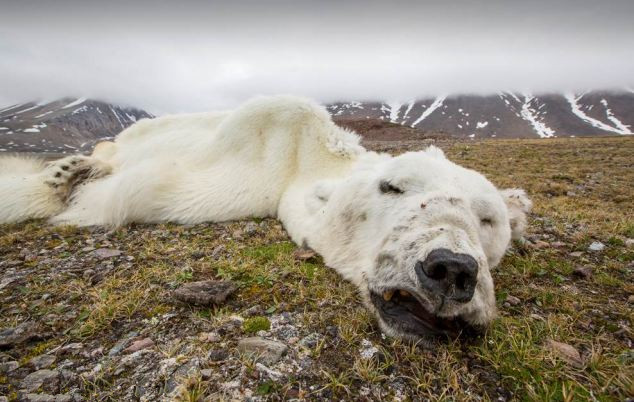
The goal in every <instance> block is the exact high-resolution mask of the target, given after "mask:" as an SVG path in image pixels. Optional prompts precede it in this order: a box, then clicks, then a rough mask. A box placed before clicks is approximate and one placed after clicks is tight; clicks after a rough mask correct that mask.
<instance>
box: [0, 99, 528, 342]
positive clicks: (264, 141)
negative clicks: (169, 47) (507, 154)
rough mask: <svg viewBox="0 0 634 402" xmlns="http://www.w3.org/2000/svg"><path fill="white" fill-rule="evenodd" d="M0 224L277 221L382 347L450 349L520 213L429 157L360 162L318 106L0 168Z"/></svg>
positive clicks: (291, 102)
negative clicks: (360, 303) (351, 299)
mask: <svg viewBox="0 0 634 402" xmlns="http://www.w3.org/2000/svg"><path fill="white" fill-rule="evenodd" d="M0 194H1V196H2V198H1V199H0V223H2V222H5V223H6V222H16V221H20V220H24V219H28V218H49V220H50V221H51V222H52V223H54V224H61V223H65V224H75V225H81V226H87V225H105V226H120V225H124V224H126V223H129V222H177V223H184V224H191V223H198V222H205V221H227V220H236V219H243V218H248V217H276V218H278V219H279V220H281V222H282V223H283V225H284V227H285V228H286V230H287V231H288V233H289V235H290V237H291V238H292V239H293V241H295V242H296V243H297V244H301V245H306V246H308V247H311V248H312V249H314V250H315V251H316V252H318V253H319V254H321V255H322V256H323V258H324V261H325V263H326V265H328V266H330V267H332V268H334V269H335V270H337V271H338V272H339V273H340V274H341V275H342V276H343V277H344V278H345V279H347V280H349V281H351V282H352V283H354V284H355V285H356V286H357V288H358V289H359V293H360V295H361V297H362V299H363V300H364V302H365V304H366V306H367V307H368V308H369V309H370V310H371V311H372V312H373V313H374V314H375V316H376V318H377V320H378V323H379V325H380V327H381V329H382V330H383V331H384V332H385V333H386V334H388V335H393V336H398V337H404V338H410V339H420V338H425V337H430V336H437V335H448V336H452V337H453V336H456V335H458V334H459V333H461V332H463V331H467V330H470V329H472V328H478V327H482V326H485V325H486V324H487V323H489V322H490V321H491V320H492V319H493V318H494V317H495V313H496V310H495V298H494V291H493V281H492V279H491V273H490V270H491V269H492V268H493V267H494V266H495V265H497V264H498V262H499V261H500V259H501V258H502V256H503V254H504V252H505V250H506V248H507V247H508V245H509V242H510V240H511V238H512V237H518V236H520V235H521V231H522V230H523V229H524V226H525V222H526V221H525V219H526V218H525V215H526V213H527V212H528V210H529V208H530V201H529V200H528V198H527V197H526V194H525V193H524V192H523V191H522V190H519V189H511V190H504V191H500V190H498V189H497V188H496V187H495V186H494V185H493V184H492V183H491V182H489V181H488V180H487V179H486V178H485V177H484V176H482V175H481V174H479V173H477V172H475V171H473V170H470V169H466V168H463V167H461V166H458V165H456V164H455V163H452V162H451V161H449V160H448V159H447V158H446V157H445V155H444V154H443V152H442V151H441V150H440V149H438V148H436V147H433V146H432V147H429V148H427V149H426V150H425V151H421V152H408V153H405V154H402V155H400V156H396V157H392V156H390V155H386V154H378V153H375V152H371V151H368V150H366V149H364V148H363V147H362V146H361V145H360V142H359V137H358V136H357V135H356V134H354V133H353V132H350V131H347V130H345V129H343V128H340V127H338V126H336V125H335V124H334V123H333V122H332V120H331V118H330V116H329V115H328V113H327V112H326V110H325V109H324V108H323V107H321V106H319V105H317V104H316V103H314V102H312V101H310V100H306V99H302V98H296V97H291V96H276V97H260V98H256V99H253V100H251V101H248V102H247V103H245V104H244V105H243V106H241V107H239V108H238V109H236V110H234V111H231V112H212V113H199V114H187V115H176V116H166V117H160V118H156V119H153V120H142V121H140V122H138V123H136V124H135V125H133V126H131V127H129V128H128V129H126V130H124V131H123V132H122V133H121V134H119V135H118V136H117V137H116V139H115V140H114V142H108V143H102V144H100V145H99V146H97V147H96V148H95V150H94V152H93V154H92V155H91V156H82V155H73V156H69V157H66V158H63V159H60V160H57V161H54V162H52V163H49V164H46V165H45V164H42V163H41V162H39V161H36V160H28V159H23V158H15V157H14V158H3V159H0Z"/></svg>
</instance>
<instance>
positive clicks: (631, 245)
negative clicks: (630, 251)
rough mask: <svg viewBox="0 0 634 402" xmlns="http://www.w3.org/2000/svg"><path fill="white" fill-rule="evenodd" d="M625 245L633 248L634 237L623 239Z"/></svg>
mask: <svg viewBox="0 0 634 402" xmlns="http://www.w3.org/2000/svg"><path fill="white" fill-rule="evenodd" d="M625 247H629V248H634V239H625Z"/></svg>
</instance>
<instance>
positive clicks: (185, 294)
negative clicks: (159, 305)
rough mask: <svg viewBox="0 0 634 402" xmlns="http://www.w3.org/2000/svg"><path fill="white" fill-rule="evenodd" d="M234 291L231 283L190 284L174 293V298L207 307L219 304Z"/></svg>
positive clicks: (234, 286) (204, 282)
mask: <svg viewBox="0 0 634 402" xmlns="http://www.w3.org/2000/svg"><path fill="white" fill-rule="evenodd" d="M235 290H236V285H235V284H234V283H233V282H231V281H200V282H190V283H187V284H185V285H183V286H181V287H180V288H178V289H176V290H175V291H174V297H175V298H176V299H177V300H179V301H181V302H184V303H188V304H196V305H199V306H208V305H211V304H221V303H222V302H224V301H225V300H226V299H227V297H228V296H229V295H230V294H231V293H233V292H234V291H235Z"/></svg>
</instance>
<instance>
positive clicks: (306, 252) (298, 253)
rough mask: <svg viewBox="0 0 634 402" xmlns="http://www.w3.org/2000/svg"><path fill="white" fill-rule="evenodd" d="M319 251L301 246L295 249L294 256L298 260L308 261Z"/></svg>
mask: <svg viewBox="0 0 634 402" xmlns="http://www.w3.org/2000/svg"><path fill="white" fill-rule="evenodd" d="M316 255H317V253H316V252H315V251H314V250H311V249H309V248H304V247H300V248H298V249H297V250H295V251H293V258H295V259H296V260H297V261H308V260H310V259H311V258H314V257H315V256H316Z"/></svg>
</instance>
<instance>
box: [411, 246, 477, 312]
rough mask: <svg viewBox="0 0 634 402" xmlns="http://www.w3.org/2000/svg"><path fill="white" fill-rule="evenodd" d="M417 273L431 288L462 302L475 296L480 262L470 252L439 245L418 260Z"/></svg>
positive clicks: (435, 291) (446, 296)
mask: <svg viewBox="0 0 634 402" xmlns="http://www.w3.org/2000/svg"><path fill="white" fill-rule="evenodd" d="M415 270H416V275H417V276H418V279H419V280H420V282H421V284H422V285H423V287H424V288H425V289H427V290H428V291H430V292H432V293H434V294H436V295H439V296H442V297H444V298H446V299H449V300H454V301H457V302H459V303H466V302H468V301H469V300H471V298H472V297H473V292H474V290H475V286H476V283H477V282H478V279H477V276H478V263H477V262H476V260H475V259H474V258H473V257H471V256H470V255H468V254H457V253H454V252H453V251H451V250H447V249H446V248H439V249H436V250H434V251H432V252H431V253H429V255H428V256H427V258H425V261H422V262H421V261H418V262H417V263H416V267H415Z"/></svg>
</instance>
